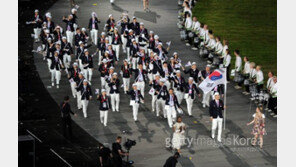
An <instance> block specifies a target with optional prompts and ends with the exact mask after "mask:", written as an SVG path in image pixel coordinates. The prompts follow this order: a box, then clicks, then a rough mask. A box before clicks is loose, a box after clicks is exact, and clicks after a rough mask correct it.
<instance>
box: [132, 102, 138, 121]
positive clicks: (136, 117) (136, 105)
mask: <svg viewBox="0 0 296 167" xmlns="http://www.w3.org/2000/svg"><path fill="white" fill-rule="evenodd" d="M138 111H139V103H134V104H133V117H134V120H135V121H137V120H138Z"/></svg>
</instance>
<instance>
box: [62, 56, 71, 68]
mask: <svg viewBox="0 0 296 167" xmlns="http://www.w3.org/2000/svg"><path fill="white" fill-rule="evenodd" d="M63 63H64V65H65V68H66V69H68V68H70V64H71V55H68V54H64V56H63Z"/></svg>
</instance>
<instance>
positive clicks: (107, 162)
mask: <svg viewBox="0 0 296 167" xmlns="http://www.w3.org/2000/svg"><path fill="white" fill-rule="evenodd" d="M112 158H113V155H112V153H111V150H110V149H109V148H108V147H105V146H104V145H103V144H99V159H100V165H101V167H112V162H111V159H112Z"/></svg>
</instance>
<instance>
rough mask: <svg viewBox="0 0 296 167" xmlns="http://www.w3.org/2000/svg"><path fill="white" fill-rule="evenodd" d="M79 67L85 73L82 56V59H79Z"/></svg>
mask: <svg viewBox="0 0 296 167" xmlns="http://www.w3.org/2000/svg"><path fill="white" fill-rule="evenodd" d="M78 67H79V68H80V70H81V71H82V73H83V71H84V68H83V64H82V59H81V57H80V59H78ZM83 75H84V74H83Z"/></svg>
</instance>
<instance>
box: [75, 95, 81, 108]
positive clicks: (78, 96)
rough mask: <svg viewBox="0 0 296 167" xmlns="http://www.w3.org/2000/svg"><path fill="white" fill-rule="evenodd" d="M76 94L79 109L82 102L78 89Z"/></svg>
mask: <svg viewBox="0 0 296 167" xmlns="http://www.w3.org/2000/svg"><path fill="white" fill-rule="evenodd" d="M76 92H77V93H76V95H77V108H78V109H81V108H82V103H81V92H80V91H76Z"/></svg>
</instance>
